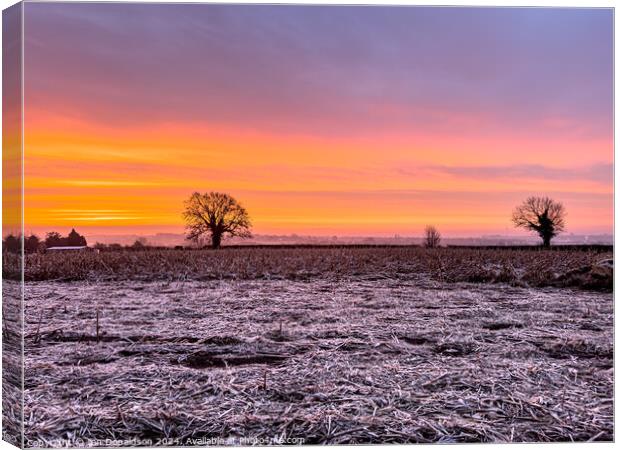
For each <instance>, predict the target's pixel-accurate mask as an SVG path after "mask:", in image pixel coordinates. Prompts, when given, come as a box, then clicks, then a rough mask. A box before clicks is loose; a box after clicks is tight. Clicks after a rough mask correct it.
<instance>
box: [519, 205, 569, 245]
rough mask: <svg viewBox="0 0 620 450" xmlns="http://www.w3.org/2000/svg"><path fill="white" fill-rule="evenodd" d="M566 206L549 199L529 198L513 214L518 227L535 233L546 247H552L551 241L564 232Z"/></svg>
mask: <svg viewBox="0 0 620 450" xmlns="http://www.w3.org/2000/svg"><path fill="white" fill-rule="evenodd" d="M565 216H566V210H565V209H564V205H562V203H560V202H556V201H554V200H552V199H550V198H549V197H528V198H527V199H526V200H525V201H524V202H523V203H522V204H521V205H520V206H518V207H517V208H516V209H515V210H514V212H513V213H512V222H513V223H514V224H515V226H516V227H520V228H526V229H528V230H531V231H535V232H536V233H538V235H539V236H540V237H541V239H542V240H543V246H544V247H550V246H551V239H553V238H554V237H555V236H557V235H558V234H559V233H561V232H562V231H564V217H565Z"/></svg>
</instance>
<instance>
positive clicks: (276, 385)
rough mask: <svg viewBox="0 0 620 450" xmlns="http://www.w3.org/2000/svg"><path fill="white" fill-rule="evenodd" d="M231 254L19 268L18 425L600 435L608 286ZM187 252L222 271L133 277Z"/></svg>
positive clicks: (90, 434) (195, 268) (315, 255)
mask: <svg viewBox="0 0 620 450" xmlns="http://www.w3.org/2000/svg"><path fill="white" fill-rule="evenodd" d="M390 251H392V250H390ZM244 252H245V253H241V255H246V256H247V257H248V259H249V262H246V261H244V259H243V258H240V257H238V256H235V255H237V253H235V252H220V253H215V252H213V253H211V252H196V253H192V255H191V256H189V255H188V256H185V255H183V254H182V253H166V256H164V255H163V254H162V255H159V254H155V255H151V256H150V257H152V258H153V260H152V262H153V263H156V262H157V261H159V260H160V258H161V266H160V268H159V269H157V270H155V269H151V271H150V272H148V273H146V274H144V273H143V274H140V273H139V272H140V270H141V268H142V267H144V265H143V264H142V263H140V261H141V258H143V257H144V256H142V255H140V254H127V255H123V254H119V255H115V254H111V255H109V256H106V255H104V260H105V262H106V265H107V266H109V267H110V268H111V269H112V272H106V270H104V269H103V268H100V267H99V266H96V264H97V263H96V262H94V261H95V259H94V257H93V259H91V257H90V256H88V257H85V259H86V260H87V261H88V264H92V266H90V268H88V269H87V270H86V272H85V273H91V271H93V270H94V271H95V273H97V277H101V276H104V275H105V276H110V277H111V278H114V279H123V277H127V278H130V279H131V280H123V281H98V282H91V281H88V280H90V277H91V275H89V276H87V277H85V278H86V279H87V281H79V282H72V283H54V282H30V283H27V284H26V324H25V327H26V338H25V342H26V352H27V353H26V354H27V359H26V391H25V404H26V410H25V417H26V424H25V426H26V433H27V435H26V438H27V439H28V440H30V441H32V442H34V441H35V440H36V441H38V442H43V443H47V444H48V445H59V442H60V443H61V444H62V445H69V446H74V445H78V444H79V442H86V443H87V444H88V443H89V442H91V443H92V442H99V443H100V444H101V442H103V444H102V445H107V444H105V441H89V440H93V439H97V440H105V439H110V440H112V441H110V442H114V441H113V440H115V439H123V440H127V439H132V438H135V439H147V440H148V439H152V440H153V441H150V442H151V445H153V444H155V443H157V439H164V441H162V442H160V443H161V444H164V445H166V444H167V445H176V444H184V445H195V444H201V443H204V441H200V440H199V439H201V438H202V439H208V438H211V439H212V438H220V439H226V442H227V443H239V439H240V438H245V439H249V438H254V439H263V438H269V439H276V441H277V440H278V439H281V440H285V439H287V438H303V439H304V441H305V443H308V444H311V443H324V444H337V443H347V444H352V443H406V442H487V441H493V442H514V441H570V440H575V441H586V440H612V439H613V368H612V365H613V359H612V349H613V347H612V335H613V298H612V295H611V294H609V293H597V292H588V291H577V290H570V289H557V288H542V289H541V288H537V289H533V288H524V287H514V286H509V285H507V284H496V285H485V284H477V285H474V284H459V283H453V284H446V283H441V282H437V281H433V280H429V279H427V278H425V277H423V276H419V275H416V276H417V278H416V277H414V276H413V275H411V276H409V275H406V274H405V273H404V272H405V271H407V270H414V268H416V267H418V265H419V264H420V262H419V258H418V257H417V255H419V253H417V251H416V250H412V251H409V250H407V251H405V250H403V252H400V253H399V252H397V254H396V256H394V255H390V254H389V253H388V252H383V251H378V252H377V253H376V254H374V253H372V252H368V253H366V254H365V255H366V257H367V260H366V262H365V263H364V264H361V263H359V262H358V260H359V256H360V254H359V253H355V252H352V251H351V252H350V251H340V250H338V252H340V253H338V256H337V257H336V256H334V255H333V254H332V252H331V251H330V252H323V253H321V252H310V254H309V256H308V258H309V259H310V263H308V261H306V262H303V263H301V262H299V261H298V260H297V258H298V254H297V252H290V253H289V252H284V253H280V256H281V257H283V258H284V261H279V262H277V263H274V262H273V261H272V259H273V258H272V257H273V254H272V253H270V252H265V253H264V254H263V255H261V253H260V252H255V251H252V250H246V251H244ZM214 255H217V256H214ZM449 255H450V253H449V252H447V251H445V252H441V251H440V252H437V262H438V263H440V264H439V265H440V266H442V269H441V270H442V271H443V273H444V274H445V275H444V276H445V278H446V279H450V278H451V277H452V276H453V275H451V269H450V267H451V264H453V263H451V262H450V261H449V259H448V258H447V256H449ZM467 255H469V254H467ZM519 255H521V254H519ZM519 255H517V256H519ZM545 255H547V254H544V255H543V256H542V257H543V258H545V257H546V256H545ZM549 255H552V253H549ZM519 257H520V256H519ZM128 258H129V259H133V258H136V261H135V262H137V263H138V266H137V267H134V265H131V264H128V261H127V260H128ZM175 258H176V259H178V260H175ZM185 258H187V261H188V266H187V269H186V272H185V273H186V274H187V275H188V278H193V279H196V278H199V277H203V276H204V277H205V278H217V277H219V276H221V275H222V274H224V273H226V274H228V276H227V277H226V278H227V279H226V280H205V281H165V282H161V281H148V282H147V281H144V282H141V281H137V278H139V277H140V276H146V278H153V277H154V274H161V275H162V276H164V275H165V274H167V273H168V272H167V271H169V270H171V269H170V267H173V268H176V270H178V268H179V267H182V264H183V263H182V262H181V261H185ZM215 258H218V259H217V261H219V264H214V263H213V261H214V260H215ZM456 258H457V259H458V264H459V265H460V266H461V267H462V268H463V267H466V266H465V265H464V260H465V259H467V258H469V256H466V255H461V256H458V257H456ZM571 258H572V260H571ZM590 258H592V257H591V256H589V255H587V254H579V255H566V254H563V255H562V261H559V260H555V264H556V266H558V265H566V266H567V267H570V266H571V265H572V264H576V265H579V264H584V263H585V262H586V261H585V260H589V259H590ZM338 259H340V260H341V263H340V264H336V261H337V260H338ZM261 260H263V261H264V262H263V265H262V267H261V266H258V267H254V266H253V265H252V264H253V263H256V262H257V261H261ZM395 260H396V261H397V263H395ZM114 261H116V262H117V265H115V263H114ZM510 262H511V264H513V265H514V266H515V268H516V269H518V268H519V267H520V265H521V262H520V260H519V258H518V257H517V258H511V259H510ZM45 264H48V263H47V262H45ZM71 264H75V262H73V263H71ZM125 264H126V265H127V267H124V265H125ZM368 265H369V266H370V268H368V267H367V266H368ZM93 267H94V269H93ZM117 267H118V268H117ZM302 269H303V270H304V273H305V274H308V273H314V272H315V271H318V272H320V271H321V270H323V269H325V270H326V272H328V273H327V274H325V275H326V278H322V277H320V276H319V275H320V273H319V275H312V276H308V277H307V278H308V279H306V277H305V276H303V277H302V276H301V275H300V271H301V270H302ZM395 269H397V270H395ZM516 269H515V270H516ZM37 270H40V269H37ZM46 270H50V269H46ZM67 270H68V269H67V268H66V267H65V268H61V272H58V273H56V274H52V275H51V276H52V277H56V275H60V273H64V274H65V275H66V271H67ZM115 270H117V272H114V271H115ZM134 271H135V272H134ZM31 273H39V272H37V271H35V272H31ZM339 273H340V274H342V273H346V274H347V276H346V277H344V276H342V277H337V276H336V274H339ZM211 274H212V275H211ZM233 274H234V276H233ZM260 274H263V275H260ZM264 274H268V275H269V276H266V275H264ZM189 275H191V276H189ZM278 275H279V276H281V277H282V278H287V279H282V280H277V279H276V280H274V279H273V278H277V276H278ZM293 275H294V276H293ZM259 276H260V277H263V278H264V279H260V280H255V279H251V278H254V277H259ZM175 277H177V278H179V273H176V275H175ZM230 278H238V279H236V280H235V279H230ZM245 278H250V279H245ZM268 278H271V279H268ZM289 278H295V280H292V279H289ZM299 278H302V279H304V281H299ZM407 278H409V279H407ZM97 316H98V320H97ZM39 317H42V318H43V319H42V321H41V325H40V329H39V331H38V332H37V328H38V326H39ZM97 324H98V325H97ZM97 326H98V327H99V339H97ZM97 341H99V342H97ZM58 440H61V441H58ZM80 440H83V441H80ZM243 442H246V441H243ZM278 442H282V441H278ZM147 443H148V441H147ZM115 445H116V446H118V445H119V444H118V442H116V443H115ZM121 445H122V444H121Z"/></svg>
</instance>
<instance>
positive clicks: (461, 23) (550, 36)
mask: <svg viewBox="0 0 620 450" xmlns="http://www.w3.org/2000/svg"><path fill="white" fill-rule="evenodd" d="M612 17H613V13H612V11H611V10H594V9H592V10H584V9H509V8H505V9H485V8H472V9H464V8H438V9H431V8H417V7H416V8H414V7H410V8H396V7H393V8H372V7H367V8H362V7H360V8H346V9H345V8H341V7H298V6H296V7H288V6H258V7H257V6H226V5H212V6H209V7H203V6H198V5H150V4H149V5H127V4H105V5H94V4H39V3H28V4H26V5H25V30H26V36H25V55H26V56H25V58H26V59H25V76H26V78H25V148H26V160H25V179H26V186H25V213H26V231H27V232H28V231H32V232H37V233H44V232H47V231H50V230H52V229H57V230H59V231H61V232H66V231H68V230H69V229H70V228H71V227H77V228H79V229H80V230H81V231H82V232H84V233H85V234H86V235H92V234H98V235H112V234H139V235H144V234H155V233H161V232H164V233H169V232H172V233H181V232H182V231H183V222H182V220H181V212H182V202H183V200H184V199H185V198H187V196H188V195H189V194H190V193H191V192H193V191H194V190H200V191H201V192H204V191H210V190H215V191H218V190H219V191H223V192H228V193H230V194H231V195H233V196H234V197H235V198H237V199H238V200H239V201H240V202H241V203H242V204H243V206H245V207H246V208H247V210H248V211H249V213H250V216H251V218H252V222H253V231H254V232H255V233H258V234H290V233H297V234H301V235H322V236H331V235H334V234H337V235H357V236H360V235H361V236H393V235H394V234H402V235H409V236H411V235H420V234H421V233H422V230H423V227H424V225H426V224H428V223H432V224H435V225H436V226H438V227H439V229H440V230H441V231H442V234H443V235H444V236H446V237H450V236H479V235H482V234H515V235H525V234H526V232H525V231H517V230H513V229H512V225H511V223H510V213H511V210H512V208H513V207H514V206H515V205H516V204H517V203H519V202H520V201H521V200H522V199H523V198H524V197H526V196H528V195H532V194H545V195H549V196H551V197H553V198H554V199H557V200H558V201H561V202H563V203H564V204H565V206H566V209H567V211H568V217H567V232H568V233H571V232H572V233H576V234H605V233H607V234H610V233H611V230H612V222H613V220H612V217H613V216H612V214H613V208H612V200H613V179H612V162H613V156H612V155H613V153H612V149H613V140H612V134H613V129H612V95H611V94H612V45H611V43H612V39H611V36H612Z"/></svg>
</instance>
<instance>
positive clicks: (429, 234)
mask: <svg viewBox="0 0 620 450" xmlns="http://www.w3.org/2000/svg"><path fill="white" fill-rule="evenodd" d="M440 242H441V233H440V232H439V230H437V228H435V227H434V226H432V225H429V226H427V227H426V228H425V229H424V247H426V248H435V247H439V243H440Z"/></svg>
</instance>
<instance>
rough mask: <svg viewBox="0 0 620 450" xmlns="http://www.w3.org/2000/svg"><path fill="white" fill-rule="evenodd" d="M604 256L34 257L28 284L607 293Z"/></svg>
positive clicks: (28, 264) (343, 251)
mask: <svg viewBox="0 0 620 450" xmlns="http://www.w3.org/2000/svg"><path fill="white" fill-rule="evenodd" d="M3 257H4V265H3V268H4V269H3V270H4V277H5V278H7V279H20V278H21V273H20V272H19V271H17V270H11V268H12V267H17V265H16V264H13V263H12V262H13V261H12V259H15V258H16V256H15V255H11V254H8V253H5V254H4V255H3ZM612 257H613V255H612V253H611V252H609V253H600V252H595V251H580V250H574V251H553V250H551V251H549V250H547V251H545V250H536V249H533V250H510V249H507V250H499V249H458V248H447V249H446V248H439V249H432V250H428V249H423V248H418V247H391V248H383V247H377V248H351V247H342V248H293V249H290V248H289V249H287V248H271V249H270V248H232V249H223V250H218V251H214V250H192V251H190V250H172V249H169V250H145V251H112V252H102V253H100V254H97V253H94V252H85V253H75V254H70V255H67V254H58V253H56V254H32V255H27V257H26V260H25V271H24V278H25V280H26V281H44V280H53V281H77V280H90V281H112V280H121V281H124V280H137V281H187V280H196V281H206V280H218V279H240V280H244V279H245V280H251V279H265V280H309V279H312V278H321V279H331V280H342V279H347V278H352V279H354V278H356V277H360V276H362V277H365V278H367V279H368V277H376V278H377V279H399V280H412V279H419V278H420V277H424V278H429V277H430V278H432V279H434V280H437V281H441V282H481V283H509V284H512V285H515V286H537V287H540V286H576V287H584V288H590V289H603V290H611V289H612V287H613V274H612V270H613V263H611V265H609V264H602V265H601V264H600V262H601V261H605V260H606V259H607V258H612Z"/></svg>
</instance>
